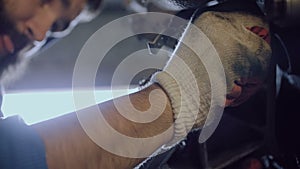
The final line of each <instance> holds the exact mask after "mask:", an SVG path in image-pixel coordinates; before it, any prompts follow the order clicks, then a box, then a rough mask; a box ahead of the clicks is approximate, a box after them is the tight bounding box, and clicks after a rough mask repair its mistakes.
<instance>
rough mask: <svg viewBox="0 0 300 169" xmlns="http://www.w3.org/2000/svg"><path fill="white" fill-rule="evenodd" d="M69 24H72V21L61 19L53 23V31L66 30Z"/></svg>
mask: <svg viewBox="0 0 300 169" xmlns="http://www.w3.org/2000/svg"><path fill="white" fill-rule="evenodd" d="M69 25H70V21H67V20H65V19H60V20H58V21H56V22H55V23H54V24H53V25H52V27H51V32H61V31H64V30H66V29H67V28H68V27H69Z"/></svg>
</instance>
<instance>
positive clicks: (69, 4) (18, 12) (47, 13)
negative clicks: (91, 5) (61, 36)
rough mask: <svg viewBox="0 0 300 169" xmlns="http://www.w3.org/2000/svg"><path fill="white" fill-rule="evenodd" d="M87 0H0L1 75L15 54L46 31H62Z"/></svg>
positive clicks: (13, 59) (14, 59) (40, 37)
mask: <svg viewBox="0 0 300 169" xmlns="http://www.w3.org/2000/svg"><path fill="white" fill-rule="evenodd" d="M86 1H87V0H26V1H25V0H0V75H1V73H2V72H3V70H5V67H7V66H9V64H12V63H13V62H16V61H17V60H18V58H16V55H17V53H18V52H19V51H20V50H21V49H23V48H24V47H25V46H26V45H28V44H31V43H33V42H34V41H42V40H44V39H45V38H46V34H47V32H48V31H49V30H50V31H53V32H55V31H62V30H64V29H65V28H66V27H67V26H68V24H69V23H70V22H71V21H72V20H73V19H74V18H75V17H76V16H78V14H79V13H80V12H81V11H82V9H83V7H84V6H85V4H86Z"/></svg>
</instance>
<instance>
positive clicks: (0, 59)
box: [0, 0, 30, 82]
mask: <svg viewBox="0 0 300 169" xmlns="http://www.w3.org/2000/svg"><path fill="white" fill-rule="evenodd" d="M8 18H9V17H8V15H7V12H6V10H5V7H4V2H3V0H0V35H8V36H9V37H10V38H11V40H12V42H13V44H14V52H13V53H11V54H7V55H5V56H0V82H2V78H3V74H4V72H11V71H12V70H9V71H6V69H8V68H9V69H17V67H18V66H17V65H19V64H21V63H20V62H21V59H20V58H19V57H18V56H19V55H18V53H19V51H20V50H21V49H23V48H24V47H25V46H26V45H27V44H29V43H30V41H29V39H28V38H27V37H26V36H25V35H22V34H20V33H19V32H18V31H17V30H16V29H15V26H14V24H13V23H12V22H11V21H10V20H9V19H8ZM5 74H7V73H5ZM5 76H7V75H5Z"/></svg>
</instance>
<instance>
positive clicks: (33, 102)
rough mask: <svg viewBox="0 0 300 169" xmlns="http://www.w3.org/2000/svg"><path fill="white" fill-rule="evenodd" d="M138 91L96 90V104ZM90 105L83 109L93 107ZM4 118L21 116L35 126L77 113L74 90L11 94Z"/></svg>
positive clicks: (4, 107) (7, 99) (4, 98)
mask: <svg viewBox="0 0 300 169" xmlns="http://www.w3.org/2000/svg"><path fill="white" fill-rule="evenodd" d="M136 91H137V89H129V90H127V89H120V90H114V91H113V92H112V91H111V90H96V91H95V102H96V103H101V102H104V101H107V100H110V99H112V98H113V97H119V96H123V95H126V94H129V93H133V92H136ZM80 92H83V94H84V92H87V91H84V90H83V91H80ZM93 104H94V103H89V104H86V105H84V106H83V107H82V108H85V107H88V106H91V105H93ZM2 111H3V114H4V116H6V117H7V116H12V115H20V116H21V117H22V118H23V119H24V121H25V122H26V123H27V124H34V123H38V122H41V121H45V120H48V119H51V118H54V117H58V116H61V115H64V114H67V113H71V112H74V111H75V106H74V103H73V96H72V90H69V91H53V92H23V93H10V94H5V95H4V96H3V104H2Z"/></svg>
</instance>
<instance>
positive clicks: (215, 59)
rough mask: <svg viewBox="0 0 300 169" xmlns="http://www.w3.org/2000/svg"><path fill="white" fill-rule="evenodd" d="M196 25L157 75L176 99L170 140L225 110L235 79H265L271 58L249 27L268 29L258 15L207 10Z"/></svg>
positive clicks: (186, 34) (153, 79)
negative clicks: (218, 111)
mask: <svg viewBox="0 0 300 169" xmlns="http://www.w3.org/2000/svg"><path fill="white" fill-rule="evenodd" d="M195 25H196V26H197V27H198V28H200V29H197V27H196V26H194V25H189V26H188V27H187V29H186V31H185V32H184V34H183V37H182V39H181V40H180V41H181V43H179V44H178V46H177V48H176V49H175V52H174V54H173V56H172V57H171V59H170V60H169V62H168V63H167V65H166V66H165V68H164V70H163V71H161V72H158V73H156V74H155V75H154V76H153V78H152V82H156V83H159V84H160V85H161V86H162V87H163V88H164V90H165V91H166V92H167V94H168V96H169V98H170V100H171V104H172V108H173V113H174V118H175V122H174V123H175V124H174V127H175V133H174V138H173V140H172V141H171V142H170V144H174V143H177V142H178V141H180V140H182V139H184V138H185V137H186V135H187V134H188V133H189V132H190V130H191V129H193V128H199V127H203V125H204V124H205V121H206V120H207V119H208V120H209V121H210V120H211V121H213V120H215V117H210V116H211V113H210V112H213V113H214V111H216V110H217V109H215V108H216V107H220V108H221V109H222V108H224V106H225V100H226V93H229V92H230V91H231V89H232V87H233V85H234V83H233V82H234V81H235V80H239V78H241V77H243V78H251V77H253V76H255V77H257V78H260V79H263V78H264V75H265V74H266V69H267V64H268V60H269V58H270V53H271V52H270V47H269V45H268V44H267V43H266V42H265V41H264V40H263V39H261V38H260V37H259V36H257V35H255V34H254V33H252V32H251V31H249V30H247V29H246V27H248V26H250V27H251V26H261V27H267V26H266V24H264V22H263V21H262V20H261V19H259V18H257V17H254V16H251V15H246V14H240V13H219V12H206V13H204V14H202V15H201V16H200V17H199V18H198V19H197V20H196V21H195ZM195 27H196V28H195ZM200 30H201V31H200ZM223 65H224V68H223ZM224 71H225V72H224ZM225 73H226V74H225ZM225 75H226V76H225ZM212 109H213V110H212ZM221 111H222V110H221ZM215 115H216V114H215ZM215 115H213V116H215ZM219 117H220V116H219ZM211 121H210V122H211Z"/></svg>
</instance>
